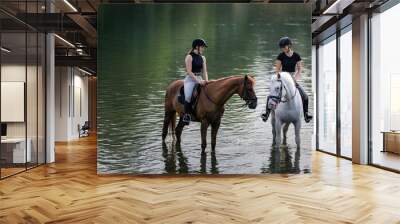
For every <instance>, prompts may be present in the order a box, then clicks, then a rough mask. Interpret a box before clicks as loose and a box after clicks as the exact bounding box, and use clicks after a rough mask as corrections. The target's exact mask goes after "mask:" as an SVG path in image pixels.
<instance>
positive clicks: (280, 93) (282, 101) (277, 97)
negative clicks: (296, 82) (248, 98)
mask: <svg viewBox="0 0 400 224" xmlns="http://www.w3.org/2000/svg"><path fill="white" fill-rule="evenodd" d="M277 81H278V82H280V83H281V88H280V91H279V95H278V96H268V97H269V98H270V99H272V100H274V101H275V102H276V103H286V102H289V101H291V100H292V99H293V98H294V97H295V96H296V94H297V91H296V90H295V91H294V94H293V96H291V97H289V98H287V97H286V100H282V90H283V88H284V89H285V90H286V93H287V92H288V91H287V89H286V86H285V85H283V83H282V80H280V79H278V80H277ZM282 86H283V88H282Z"/></svg>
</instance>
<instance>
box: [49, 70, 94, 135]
mask: <svg viewBox="0 0 400 224" xmlns="http://www.w3.org/2000/svg"><path fill="white" fill-rule="evenodd" d="M55 73H56V83H55V85H56V88H55V89H56V91H55V123H56V125H55V126H56V127H55V128H56V131H55V140H56V141H69V140H73V139H77V138H79V132H78V125H81V126H82V125H83V124H84V123H85V121H87V120H88V105H89V104H88V77H87V76H84V73H82V72H80V71H79V70H78V69H76V68H73V67H56V72H55Z"/></svg>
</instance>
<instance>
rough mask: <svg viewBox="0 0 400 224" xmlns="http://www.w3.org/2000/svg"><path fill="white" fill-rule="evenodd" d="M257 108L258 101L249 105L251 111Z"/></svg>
mask: <svg viewBox="0 0 400 224" xmlns="http://www.w3.org/2000/svg"><path fill="white" fill-rule="evenodd" d="M256 107H257V101H253V102H251V103H250V104H249V108H250V109H256Z"/></svg>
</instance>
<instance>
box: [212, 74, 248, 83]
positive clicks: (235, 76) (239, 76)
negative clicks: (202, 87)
mask: <svg viewBox="0 0 400 224" xmlns="http://www.w3.org/2000/svg"><path fill="white" fill-rule="evenodd" d="M243 77H244V76H242V75H231V76H226V77H222V78H219V79H213V80H209V81H208V82H209V83H213V82H221V81H225V80H227V79H232V78H243Z"/></svg>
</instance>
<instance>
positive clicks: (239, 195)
mask: <svg viewBox="0 0 400 224" xmlns="http://www.w3.org/2000/svg"><path fill="white" fill-rule="evenodd" d="M95 141H96V140H95V138H94V137H90V138H86V139H84V140H81V141H76V142H71V143H69V144H57V150H56V151H57V153H56V158H57V162H56V163H55V164H51V165H46V166H42V167H39V168H36V169H33V170H30V171H28V172H26V173H22V174H19V175H17V176H14V177H11V178H8V179H5V180H2V181H0V223H12V224H13V223H119V224H120V223H173V224H175V223H213V224H214V223H218V224H219V223H373V224H377V223H378V224H379V223H383V224H386V223H400V175H399V174H395V173H391V172H387V171H384V170H380V169H377V168H374V167H369V166H359V165H352V164H351V162H350V161H347V160H343V159H337V158H335V157H333V156H329V155H326V154H323V153H318V152H315V153H314V155H313V173H312V174H306V175H290V176H287V175H278V174H277V175H265V176H212V177H208V176H190V177H187V176H186V177H168V176H162V177H160V176H150V177H149V176H136V177H133V176H97V174H96V142H95Z"/></svg>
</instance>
